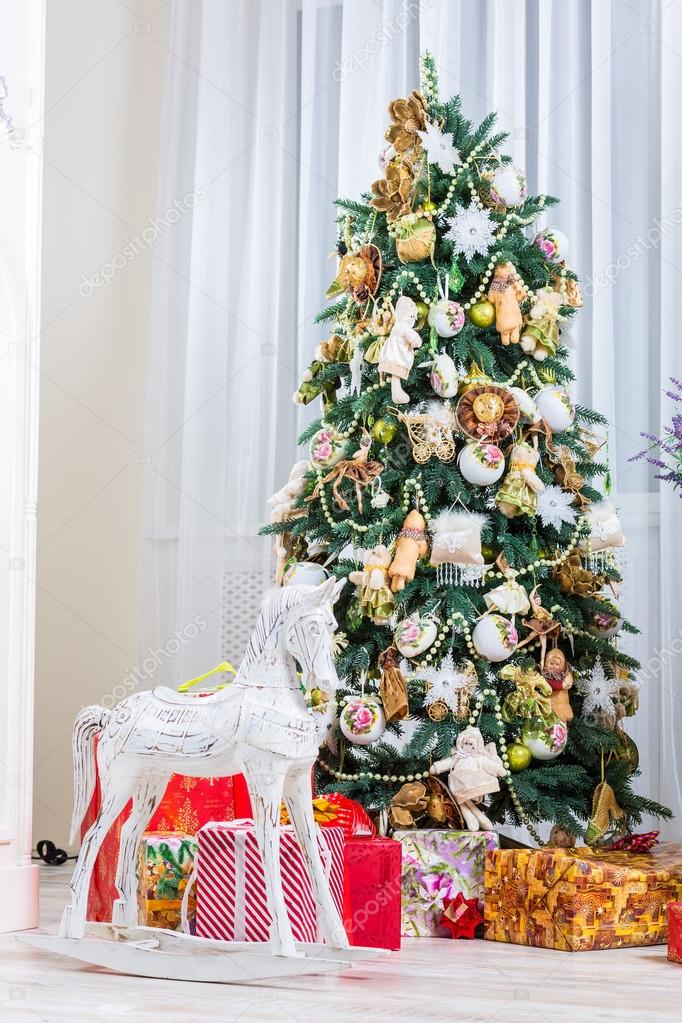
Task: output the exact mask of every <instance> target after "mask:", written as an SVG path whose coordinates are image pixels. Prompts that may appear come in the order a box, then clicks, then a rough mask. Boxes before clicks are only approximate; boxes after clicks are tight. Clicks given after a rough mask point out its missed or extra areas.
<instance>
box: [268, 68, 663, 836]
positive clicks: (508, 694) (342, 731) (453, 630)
mask: <svg viewBox="0 0 682 1023" xmlns="http://www.w3.org/2000/svg"><path fill="white" fill-rule="evenodd" d="M421 70H422V83H421V91H420V92H416V91H415V92H413V93H412V94H411V95H410V96H408V97H407V98H405V99H396V100H394V101H393V102H392V103H391V104H390V106H389V115H390V124H389V127H388V129H387V132H386V140H387V143H388V145H387V147H386V148H385V149H384V151H383V152H382V153H381V155H380V161H379V162H380V167H381V169H382V176H381V177H380V178H379V179H378V180H377V181H375V182H374V183H373V184H372V186H371V193H368V194H367V195H365V196H364V197H363V198H362V200H361V201H357V202H356V201H351V200H348V199H339V200H338V204H337V205H338V207H339V211H340V214H339V218H338V225H339V237H338V257H339V261H338V268H337V273H336V277H335V280H334V281H333V283H332V284H331V286H330V288H329V291H328V296H327V297H328V298H329V299H331V300H332V301H331V303H330V304H328V305H327V307H326V308H325V309H324V310H323V312H321V313H320V315H319V317H318V322H320V323H321V324H322V323H323V324H328V325H329V334H328V337H327V338H326V339H325V340H324V341H322V342H321V343H320V344H319V346H318V348H317V350H316V352H315V358H314V361H313V362H312V364H311V366H310V368H309V370H308V371H307V372H306V374H305V378H304V380H303V382H302V383H301V385H300V388H299V390H298V392H297V394H296V396H295V397H296V400H297V401H299V402H302V403H306V404H307V403H308V402H310V401H313V400H315V399H318V398H319V399H320V401H321V406H322V414H321V417H320V418H319V419H317V420H316V421H315V422H314V423H313V424H312V425H311V426H310V428H309V429H308V430H306V431H305V433H304V434H303V436H302V437H301V438H300V443H301V444H306V445H309V451H310V455H309V458H306V459H304V460H303V461H301V462H298V463H297V464H296V465H295V466H294V468H293V469H292V472H291V476H290V479H289V482H288V484H287V485H286V486H285V487H284V488H283V489H282V490H281V491H280V492H279V493H278V494H277V495H275V496H274V497H273V499H272V500H271V505H272V517H271V518H272V521H271V525H270V526H268V527H266V528H265V531H266V532H273V533H275V534H277V549H278V553H279V568H278V572H279V577H280V581H284V583H285V584H286V583H290V582H308V581H312V580H315V579H316V578H317V577H318V575H320V574H321V573H322V571H323V570H322V568H321V567H320V566H321V565H325V566H327V570H329V571H331V572H333V573H334V574H335V575H336V576H337V577H339V578H341V577H345V578H347V579H348V584H347V585H346V587H345V589H344V591H343V593H342V596H341V598H340V600H339V603H338V604H337V608H336V612H337V618H338V621H339V624H340V629H341V630H343V632H342V635H341V636H340V638H339V644H338V657H337V667H338V672H339V677H340V678H341V679H342V688H341V689H340V690H339V692H338V694H337V700H336V710H335V711H334V710H333V708H331V707H327V708H326V710H327V712H328V714H329V715H330V717H331V726H330V728H329V732H328V735H327V741H326V744H325V746H324V747H323V748H322V750H321V754H320V759H319V762H318V775H319V777H318V782H319V784H320V786H321V787H323V788H324V787H326V788H327V790H330V789H336V790H339V791H341V792H343V793H345V794H346V795H349V796H352V797H354V798H356V799H359V800H360V801H361V802H362V803H363V804H364V805H365V806H366V807H367V808H368V809H370V810H372V811H384V812H385V813H386V812H387V813H388V816H389V818H390V821H391V822H392V824H393V825H395V826H405V825H412V824H417V825H419V826H432V825H433V824H443V823H446V822H450V823H455V824H458V823H463V824H464V826H466V827H472V828H477V827H479V826H486V827H487V826H488V825H489V823H490V821H492V822H493V823H496V822H497V823H501V822H503V821H507V822H508V823H512V824H521V823H525V824H526V825H527V826H528V827H529V829H530V831H531V833H532V834H533V835H534V837H535V838H536V840H538V841H540V835H539V833H538V831H537V829H536V825H537V824H538V822H541V821H547V822H551V824H553V825H555V826H556V827H557V828H560V829H562V830H563V831H567V832H570V834H571V835H572V836H578V835H583V836H585V835H586V837H587V838H588V839H589V840H591V841H599V840H602V839H604V838H605V837H607V836H610V835H613V834H615V833H617V832H620V831H625V830H630V829H631V827H632V826H634V825H636V824H637V823H639V821H640V818H641V815H642V813H644V812H648V813H653V814H657V815H661V816H669V811H667V810H666V809H665V808H664V807H661V806H659V805H658V804H656V803H654V802H652V801H651V800H648V799H646V798H644V797H642V796H640V795H638V794H636V793H635V792H634V791H633V787H632V782H633V779H634V778H635V777H636V776H637V773H638V771H637V764H638V755H637V748H636V746H635V744H634V742H633V741H632V739H631V738H630V737H629V736H628V735H627V733H626V731H625V729H624V727H623V725H624V720H625V719H626V718H627V717H628V716H630V715H632V714H634V712H635V711H636V709H637V699H638V694H637V682H636V671H637V668H638V664H637V662H636V661H635V660H634V659H633V658H632V657H630V656H628V655H627V654H626V653H624V652H623V650H622V649H621V646H620V644H619V636H620V634H621V633H623V632H635V631H636V629H635V628H634V626H632V625H631V624H630V623H629V622H627V621H626V620H625V619H624V618H623V615H622V612H621V610H620V607H619V603H618V584H619V582H620V581H621V569H622V548H623V545H624V537H623V534H622V530H621V526H620V523H619V521H618V516H617V512H616V509H615V507H614V505H613V504H612V502H611V501H610V500H609V499H608V497H605V496H604V495H605V494H608V489H609V486H608V484H609V476H608V465H607V457H606V441H605V436H606V435H605V425H606V424H605V420H604V419H603V417H602V416H601V415H599V414H598V413H597V412H594V411H592V410H591V409H588V408H584V407H582V406H580V405H576V404H574V402H573V400H572V398H571V397H570V394H569V390H568V387H569V384H570V382H571V380H572V379H573V375H572V373H571V370H570V368H569V365H568V355H569V353H568V349H567V347H566V344H567V341H568V332H569V327H570V324H571V320H572V317H573V316H574V314H575V313H576V312H577V310H578V309H579V308H580V306H581V305H582V304H583V303H582V298H581V294H580V288H579V282H578V278H577V276H576V274H575V273H574V272H573V270H572V269H571V268H570V267H569V265H568V264H567V262H566V255H567V252H568V242H567V239H566V238H565V236H564V235H563V234H562V233H561V232H560V231H558V230H555V229H551V228H548V229H545V230H542V231H540V232H539V233H537V230H536V229H535V230H534V229H533V227H532V225H533V224H534V223H535V222H536V221H537V220H538V218H539V217H541V216H544V214H545V213H546V211H547V210H548V209H549V208H550V207H551V206H553V205H554V204H555V203H556V201H557V200H555V199H553V198H551V197H550V196H547V195H536V196H532V195H529V194H527V188H526V182H525V178H524V176H523V174H522V172H521V171H520V170H519V169H518V168H516V167H514V166H513V165H512V162H511V158H510V157H508V156H506V155H503V154H501V153H500V147H501V146H502V144H503V142H504V140H505V135H504V134H501V133H496V132H495V117H494V115H492V114H491V115H490V116H488V117H486V118H485V120H484V121H483V122H482V123H481V124H480V125H479V126H477V127H476V126H474V125H472V124H471V123H470V122H469V121H467V120H466V119H465V117H464V116H463V114H462V112H461V109H460V101H459V98H458V97H454V98H453V99H450V100H448V101H447V102H441V100H440V98H439V95H438V84H437V75H436V69H435V66H434V63H433V60H432V58H431V57H430V56H429V55H428V54H427V55H426V56H425V57H424V58H423V59H422V69H421ZM600 480H601V484H600ZM318 699H319V694H316V693H315V692H313V693H312V694H311V701H312V703H313V705H316V703H317V700H318ZM320 709H325V708H320ZM467 757H468V758H469V759H467ZM472 757H475V758H476V759H475V760H473V761H472V759H471V758H472ZM472 763H474V764H475V765H476V771H475V775H476V777H475V780H474V781H473V782H472V783H471V785H469V781H471V777H470V775H471V771H472V767H471V764H472ZM467 765H469V766H467ZM463 767H464V771H463V770H462V768H463ZM467 770H468V771H469V775H467ZM447 771H449V772H450V773H449V775H448V776H447V778H440V779H439V777H438V775H439V774H441V773H444V772H447ZM467 778H468V779H469V781H467ZM484 798H485V799H486V804H485V805H484V803H483V800H484Z"/></svg>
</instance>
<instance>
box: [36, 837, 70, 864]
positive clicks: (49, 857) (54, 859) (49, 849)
mask: <svg viewBox="0 0 682 1023" xmlns="http://www.w3.org/2000/svg"><path fill="white" fill-rule="evenodd" d="M36 852H37V853H38V855H37V856H32V857H31V859H32V860H42V862H43V863H47V865H48V866H49V867H60V866H61V865H62V863H66V861H67V860H77V859H78V857H77V856H69V854H68V853H66V852H64V850H63V849H58V848H57V846H56V845H55V844H54V842H51V841H50V840H49V838H41V840H40V841H39V842H38V843H37V844H36Z"/></svg>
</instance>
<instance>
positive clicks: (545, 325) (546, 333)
mask: <svg viewBox="0 0 682 1023" xmlns="http://www.w3.org/2000/svg"><path fill="white" fill-rule="evenodd" d="M562 304H563V301H562V297H561V295H560V294H559V292H558V291H555V290H554V289H553V288H540V289H539V290H538V291H537V292H536V293H535V302H534V303H533V305H532V306H531V310H530V312H529V314H528V316H527V317H526V322H525V326H524V328H523V333H522V334H521V348H522V349H523V351H524V352H526V353H527V354H528V355H532V356H533V358H534V359H535V360H536V361H537V362H544V360H545V359H546V358H547V356H548V355H556V350H557V347H558V344H559V320H560V318H561V317H560V316H559V309H560V307H561V305H562Z"/></svg>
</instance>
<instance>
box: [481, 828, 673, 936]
mask: <svg viewBox="0 0 682 1023" xmlns="http://www.w3.org/2000/svg"><path fill="white" fill-rule="evenodd" d="M680 898H682V845H660V846H658V847H657V848H656V849H653V850H652V851H651V852H649V853H631V852H620V851H619V852H609V851H607V850H599V849H588V848H579V849H537V850H536V849H505V850H497V851H495V852H491V853H490V854H489V855H488V858H487V861H486V870H485V937H486V938H488V939H489V940H491V941H509V942H514V943H515V944H517V945H539V946H542V947H543V948H557V949H561V950H562V951H565V952H579V951H585V950H588V949H598V948H622V947H624V946H628V945H661V944H665V942H666V940H667V936H668V915H667V904H668V902H670V901H671V900H678V899H680Z"/></svg>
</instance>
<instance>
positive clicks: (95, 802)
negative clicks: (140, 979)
mask: <svg viewBox="0 0 682 1023" xmlns="http://www.w3.org/2000/svg"><path fill="white" fill-rule="evenodd" d="M95 743H96V740H95ZM100 805H101V792H100V785H99V777H98V778H97V781H96V784H95V791H94V793H93V796H92V800H91V801H90V806H89V807H88V809H87V812H86V814H85V817H84V819H83V823H82V825H81V837H83V836H84V835H85V832H86V831H87V830H88V828H89V827H90V825H91V824H92V823H93V822H94V820H95V818H96V816H97V814H98V813H99V808H100ZM129 813H130V804H128V806H127V807H126V808H125V810H123V812H122V813H121V814H120V816H119V817H118V819H117V820H116V821H115V822H114V824H113V825H112V826H111V828H110V829H109V833H108V835H107V837H106V838H105V840H104V842H103V843H102V847H101V848H100V851H99V855H98V856H97V860H96V862H95V868H94V870H93V872H92V881H91V882H90V892H89V895H88V920H103V921H108V920H111V911H112V907H113V904H114V900H115V899H117V898H118V892H117V890H116V886H115V884H114V879H115V876H116V861H117V859H118V849H119V842H120V838H121V828H122V826H123V824H124V822H125V821H126V820H127V819H128V814H129ZM250 813H251V804H250V802H249V796H248V791H247V788H246V783H245V781H244V778H243V777H242V776H241V775H235V776H234V778H229V777H228V778H190V777H187V776H185V775H182V774H174V775H173V776H172V777H171V779H170V781H169V783H168V787H167V789H166V792H165V794H164V797H163V799H162V800H161V803H160V804H159V806H158V808H157V810H156V812H155V813H154V816H153V817H152V818H151V820H150V822H149V824H148V825H147V830H150V831H151V830H153V831H177V832H180V833H182V834H189V835H193V834H196V832H197V831H198V830H199V828H200V827H201V826H202V825H203V824H206V823H207V822H208V821H210V820H225V821H229V820H234V818H235V817H248V816H250Z"/></svg>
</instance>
